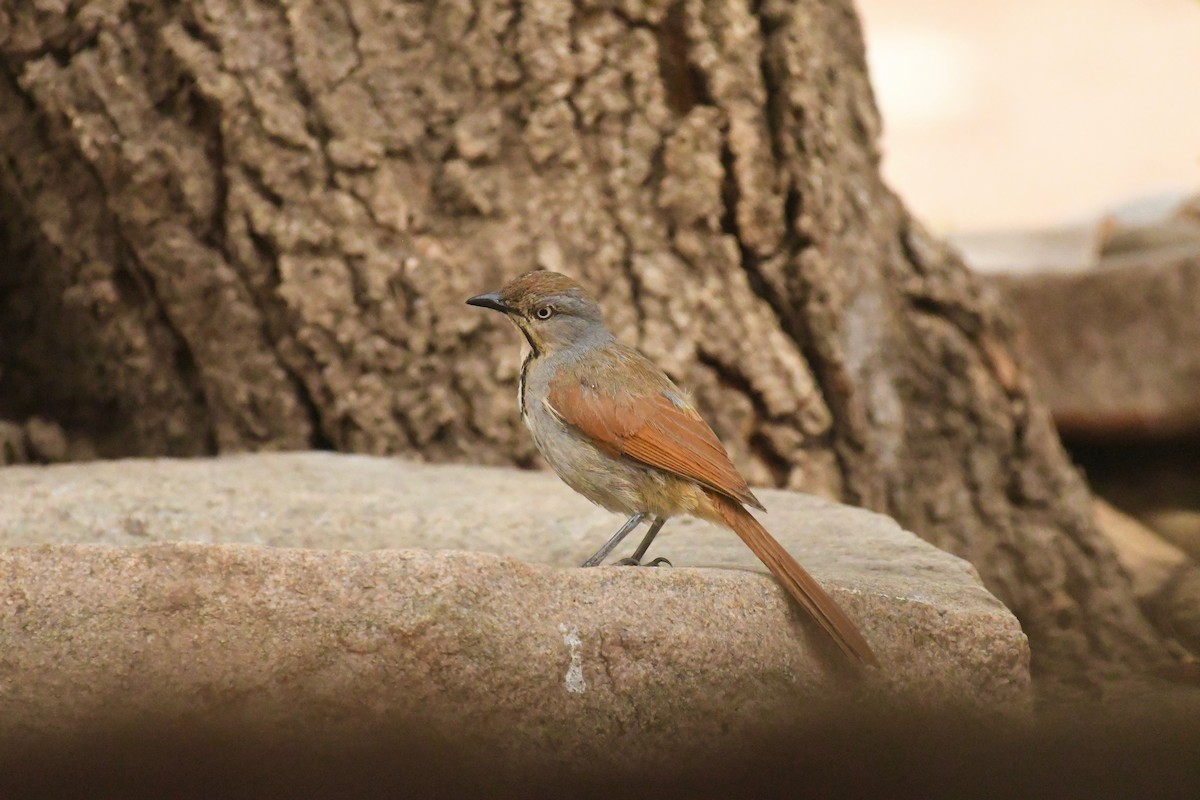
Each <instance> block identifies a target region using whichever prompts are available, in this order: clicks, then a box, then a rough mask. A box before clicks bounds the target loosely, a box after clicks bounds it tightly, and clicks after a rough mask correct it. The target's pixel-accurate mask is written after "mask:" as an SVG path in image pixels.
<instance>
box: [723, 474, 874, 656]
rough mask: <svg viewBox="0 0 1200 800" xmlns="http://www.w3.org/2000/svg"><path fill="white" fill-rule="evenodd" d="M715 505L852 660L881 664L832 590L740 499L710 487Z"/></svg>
mask: <svg viewBox="0 0 1200 800" xmlns="http://www.w3.org/2000/svg"><path fill="white" fill-rule="evenodd" d="M708 494H709V497H711V498H712V501H713V505H714V506H715V507H716V510H717V513H718V514H719V515H720V516H721V519H723V520H724V521H725V523H726V524H727V525H728V526H729V527H730V528H732V529H733V532H734V533H736V534H737V535H738V536H740V537H741V539H742V541H743V542H745V543H746V546H747V547H749V548H750V549H751V550H752V551H754V555H756V556H758V557H759V559H760V560H761V561H762V562H763V563H764V564H766V565H767V569H769V570H771V574H772V575H774V576H775V577H776V578H777V579H778V580H779V582H780V583H782V584H783V586H784V588H785V589H787V591H788V594H790V595H791V596H792V597H794V598H796V601H797V602H799V603H800V605H802V606H804V608H805V610H806V611H808V613H809V614H812V616H813V619H815V620H816V621H817V623H818V624H819V625H820V626H821V627H822V628H824V629H825V632H826V633H828V634H829V636H830V637H831V638H832V639H833V641H835V642H836V643H837V646H838V647H840V648H841V650H842V652H843V653H845V654H846V655H847V656H848V657H849V658H850V659H851V660H852V661H856V662H859V663H864V664H870V665H871V666H873V667H878V666H879V660H878V659H877V658H875V653H874V652H873V651H872V650H871V645H869V644H867V640H866V639H864V638H863V635H862V634H861V633H860V632H859V630H858V626H857V625H855V624H854V623H853V622H852V621H851V620H850V618H849V617H847V616H846V612H845V611H842V609H841V607H840V606H839V605H838V604H837V602H836V601H835V600H834V599H833V598H832V597H830V596H829V593H828V592H826V591H825V590H824V589H822V588H821V584H819V583H817V581H816V579H815V578H814V577H813V576H812V575H809V574H808V570H806V569H805V568H804V567H802V566H800V564H799V563H797V562H796V559H794V558H792V556H791V554H790V553H788V551H787V550H784V549H783V545H781V544H780V543H779V540H778V539H776V538H775V537H774V536H772V535H771V534H770V532H769V531H768V530H767V529H766V528H764V527H763V526H762V525H761V524H760V523H759V521H758V520H756V519H755V518H754V517H752V516H751V515H750V512H749V511H747V510H746V509H744V508H742V505H741V503H738V502H737V501H736V500H732V499H730V498H728V497H726V496H724V495H722V494H718V493H716V492H713V491H710V492H709V493H708Z"/></svg>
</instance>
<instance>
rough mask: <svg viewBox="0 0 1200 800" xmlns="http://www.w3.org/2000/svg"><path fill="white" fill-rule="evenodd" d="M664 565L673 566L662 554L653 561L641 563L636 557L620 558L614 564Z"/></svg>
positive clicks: (621, 565)
mask: <svg viewBox="0 0 1200 800" xmlns="http://www.w3.org/2000/svg"><path fill="white" fill-rule="evenodd" d="M664 565H665V566H668V567H670V566H673V565H672V564H671V562H670V561H668V560H667V559H665V558H663V557H662V556H659V557H658V558H656V559H654V560H653V561H650V562H648V563H646V564H643V563H642V562H640V561H638V560H637V559H636V558H622V559H621V560H620V561H617V562H616V563H615V565H614V566H618V567H661V566H664Z"/></svg>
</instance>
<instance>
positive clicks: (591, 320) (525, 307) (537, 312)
mask: <svg viewBox="0 0 1200 800" xmlns="http://www.w3.org/2000/svg"><path fill="white" fill-rule="evenodd" d="M467 305H472V306H479V307H480V308H490V309H493V310H495V311H500V312H503V313H504V314H505V315H507V316H508V318H509V319H510V320H512V322H513V324H514V325H516V326H517V328H518V329H519V330H520V331H521V333H523V334H525V339H526V340H527V341H528V342H529V347H530V348H531V349H532V350H533V352H534V353H535V354H538V355H540V354H542V353H551V352H554V351H555V350H561V349H564V348H568V347H573V346H579V345H588V344H592V343H601V342H602V341H606V340H608V339H610V338H611V334H609V332H608V329H607V328H606V327H605V326H604V316H603V314H602V312H601V311H600V304H599V303H597V302H596V301H595V300H593V299H592V298H591V296H590V295H588V293H587V292H585V291H584V290H583V287H582V286H580V285H579V284H578V283H576V282H575V281H573V280H572V279H570V278H568V277H567V276H566V275H560V274H558V273H557V272H548V271H546V270H535V271H533V272H526V273H525V274H524V275H520V276H518V277H516V278H513V279H512V280H511V281H509V282H508V283H506V284H504V286H503V287H502V288H501V289H500V290H499V291H497V292H490V293H488V294H481V295H478V296H476V297H472V298H471V299H470V300H468V301H467Z"/></svg>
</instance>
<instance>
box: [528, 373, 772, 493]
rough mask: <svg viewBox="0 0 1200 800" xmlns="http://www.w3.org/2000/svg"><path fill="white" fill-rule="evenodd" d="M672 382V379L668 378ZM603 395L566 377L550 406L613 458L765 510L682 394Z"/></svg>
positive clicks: (555, 386)
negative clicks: (628, 460) (625, 458)
mask: <svg viewBox="0 0 1200 800" xmlns="http://www.w3.org/2000/svg"><path fill="white" fill-rule="evenodd" d="M663 381H664V382H665V381H666V377H665V376H664V377H663ZM667 391H670V390H666V391H653V392H649V393H645V392H632V391H617V392H603V391H601V390H600V389H599V388H597V387H596V386H593V385H589V384H585V383H582V382H580V381H578V380H572V379H571V378H570V377H560V378H556V379H555V380H553V381H552V382H551V384H550V393H549V396H548V397H547V400H548V402H549V404H550V407H551V410H552V411H553V412H554V413H555V414H557V415H558V416H559V417H560V418H561V419H562V420H563V421H564V422H566V423H568V424H570V425H572V426H574V427H575V428H577V429H578V430H579V431H580V432H581V433H583V434H584V435H585V436H588V437H589V438H590V439H592V441H594V442H595V443H596V445H597V446H599V447H600V448H601V449H602V450H604V451H606V452H608V453H609V454H610V455H614V456H617V455H623V456H628V457H629V458H632V459H635V460H637V461H641V462H642V463H644V464H649V465H650V466H652V467H657V468H658V469H662V470H666V471H668V472H673V473H675V474H676V475H680V476H682V477H684V478H690V479H691V480H694V481H697V482H699V483H702V484H704V485H706V486H709V487H711V488H713V489H715V490H717V491H718V492H721V493H722V494H724V495H727V496H729V497H731V498H733V499H734V500H737V501H738V502H741V503H747V504H749V505H752V506H754V507H755V508H760V509H761V508H762V504H761V503H760V502H759V501H758V498H756V497H755V496H754V494H753V493H752V492H751V491H750V487H749V486H748V485H747V484H746V479H745V478H743V477H742V475H741V473H739V472H738V471H737V467H735V466H734V465H733V461H731V460H730V458H729V454H728V453H727V452H725V447H724V446H723V445H722V444H721V440H720V439H718V438H717V435H716V434H715V433H713V429H712V428H710V427H709V426H708V423H706V422H705V421H704V419H703V418H702V417H701V416H700V414H699V413H698V412H697V411H696V410H695V409H694V408H692V407H691V405H689V404H687V402H686V401H685V400H683V398H682V394H680V393H677V392H675V391H670V396H668V394H667Z"/></svg>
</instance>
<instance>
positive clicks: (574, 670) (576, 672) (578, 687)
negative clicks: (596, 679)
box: [558, 623, 587, 694]
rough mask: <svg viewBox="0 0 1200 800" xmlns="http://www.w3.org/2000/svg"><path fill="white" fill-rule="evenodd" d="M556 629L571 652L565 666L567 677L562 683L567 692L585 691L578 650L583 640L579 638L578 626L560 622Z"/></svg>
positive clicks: (580, 657) (580, 692)
mask: <svg viewBox="0 0 1200 800" xmlns="http://www.w3.org/2000/svg"><path fill="white" fill-rule="evenodd" d="M558 629H559V631H561V632H562V635H563V644H565V645H566V646H567V650H568V651H570V653H571V664H570V666H568V667H567V677H566V680H565V681H564V683H565V685H566V687H567V691H568V692H570V693H572V694H582V693H583V692H586V691H587V683H586V682H585V681H584V680H583V655H582V654H581V653H580V652H579V648H580V647H582V646H583V640H582V639H580V638H579V628H578V627H577V626H575V625H570V626H568V625H564V624H561V623H560V624H559V626H558Z"/></svg>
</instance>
